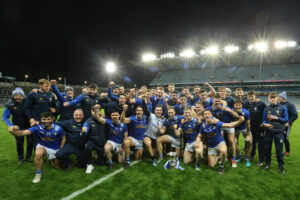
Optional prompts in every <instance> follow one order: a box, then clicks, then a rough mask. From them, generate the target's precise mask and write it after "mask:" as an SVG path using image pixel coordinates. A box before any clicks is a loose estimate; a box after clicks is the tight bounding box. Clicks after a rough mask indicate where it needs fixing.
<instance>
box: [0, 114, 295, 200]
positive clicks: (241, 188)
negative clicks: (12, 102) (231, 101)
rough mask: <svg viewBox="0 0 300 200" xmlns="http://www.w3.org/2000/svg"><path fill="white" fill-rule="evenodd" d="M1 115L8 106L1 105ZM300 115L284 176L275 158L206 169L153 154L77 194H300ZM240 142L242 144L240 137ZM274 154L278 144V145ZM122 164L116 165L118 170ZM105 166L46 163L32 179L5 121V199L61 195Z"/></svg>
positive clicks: (0, 193) (1, 160) (1, 192)
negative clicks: (175, 164)
mask: <svg viewBox="0 0 300 200" xmlns="http://www.w3.org/2000/svg"><path fill="white" fill-rule="evenodd" d="M0 111H1V112H0V114H1V116H2V112H3V109H1V110H0ZM299 133H300V120H298V121H296V122H295V123H294V125H293V129H292V133H291V136H290V142H291V154H290V155H289V156H287V157H285V169H286V173H285V174H284V175H280V174H279V173H278V169H277V161H276V158H275V157H272V164H271V169H270V170H269V171H263V170H261V169H260V168H259V167H257V166H255V164H256V162H257V160H258V159H257V158H256V159H255V160H253V161H252V166H251V167H250V168H246V167H245V163H244V162H242V163H241V164H239V165H238V167H237V168H235V169H233V168H231V165H230V163H226V164H225V173H224V175H222V176H220V175H218V174H217V170H218V168H215V169H210V168H208V166H207V165H206V164H204V163H203V162H202V163H201V170H200V171H195V168H194V164H190V165H184V164H182V163H181V165H182V167H184V168H185V170H184V171H179V170H164V169H163V163H161V164H159V167H157V168H154V167H152V165H151V164H152V163H151V160H150V159H146V160H145V161H142V162H139V163H137V164H136V165H134V166H132V167H130V168H129V169H128V170H125V171H122V172H121V173H119V174H117V175H115V176H113V177H112V178H110V179H108V180H106V181H104V182H103V183H101V184H99V185H97V186H96V187H94V188H92V189H90V190H88V191H86V192H85V193H83V194H81V195H79V196H77V197H75V199H108V200H113V199H117V200H123V199H133V200H139V199H141V200H144V199H151V200H152V199H166V200H172V199H174V200H179V199H188V200H192V199H214V200H217V199H218V200H219V199H239V200H240V199H262V200H268V199H270V200H271V199H272V200H277V199H288V200H294V199H295V200H296V199H300V156H299V155H300V135H299ZM241 144H243V142H242V140H241ZM273 154H274V145H273ZM120 167H121V165H114V170H115V169H118V168H120ZM109 173H111V172H108V171H107V170H106V168H105V167H103V166H97V165H96V167H95V169H94V171H93V173H92V174H89V175H86V174H85V169H79V168H76V167H73V168H72V169H71V170H70V171H63V170H55V169H53V168H51V167H50V166H49V164H48V163H46V162H45V163H44V166H43V177H42V180H41V182H40V183H38V184H33V183H32V179H33V178H34V175H35V170H34V165H33V164H32V163H23V164H20V165H19V164H18V160H17V153H16V144H15V140H14V137H13V136H12V135H11V134H9V133H8V132H7V127H6V126H5V125H4V123H0V199H1V200H4V199H30V200H33V199H39V200H41V199H61V198H63V197H65V196H67V195H69V194H71V193H73V192H75V191H77V190H79V189H82V188H84V187H86V186H87V185H89V184H91V183H92V182H94V181H95V180H97V179H99V178H101V177H104V176H105V175H107V174H109Z"/></svg>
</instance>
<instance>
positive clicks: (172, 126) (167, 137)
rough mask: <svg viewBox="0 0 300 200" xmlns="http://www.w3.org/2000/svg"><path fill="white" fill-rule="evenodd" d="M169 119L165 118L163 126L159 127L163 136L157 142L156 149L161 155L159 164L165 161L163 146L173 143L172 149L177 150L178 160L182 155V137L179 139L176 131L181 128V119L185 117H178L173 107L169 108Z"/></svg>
mask: <svg viewBox="0 0 300 200" xmlns="http://www.w3.org/2000/svg"><path fill="white" fill-rule="evenodd" d="M168 117H169V118H165V120H164V123H163V125H162V126H160V127H159V133H160V134H161V136H160V137H159V138H157V140H156V147H157V151H158V154H159V159H158V160H157V162H158V163H160V162H161V160H162V159H163V144H166V143H167V144H168V143H171V145H172V148H175V152H176V153H177V157H178V158H179V157H180V153H181V136H179V137H177V136H176V134H175V131H176V130H177V128H178V127H179V126H180V122H181V119H183V118H184V117H183V116H182V115H176V112H175V109H174V108H173V107H169V108H168ZM165 133H166V134H165Z"/></svg>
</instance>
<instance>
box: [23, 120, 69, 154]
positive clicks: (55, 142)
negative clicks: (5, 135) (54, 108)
mask: <svg viewBox="0 0 300 200" xmlns="http://www.w3.org/2000/svg"><path fill="white" fill-rule="evenodd" d="M28 130H29V131H30V132H31V133H32V134H36V136H37V138H38V143H39V144H40V145H42V146H44V147H47V148H49V149H54V150H58V149H59V147H60V140H61V138H62V137H63V136H65V132H64V130H63V129H62V128H61V127H60V126H59V125H57V124H53V128H52V129H50V130H47V129H45V128H44V125H42V124H41V125H37V126H34V127H31V128H29V129H28Z"/></svg>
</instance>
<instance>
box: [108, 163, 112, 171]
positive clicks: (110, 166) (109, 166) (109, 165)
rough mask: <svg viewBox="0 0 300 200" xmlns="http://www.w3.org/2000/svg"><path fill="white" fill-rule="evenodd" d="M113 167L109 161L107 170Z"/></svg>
mask: <svg viewBox="0 0 300 200" xmlns="http://www.w3.org/2000/svg"><path fill="white" fill-rule="evenodd" d="M112 168H113V165H112V164H109V163H107V170H108V171H109V170H112Z"/></svg>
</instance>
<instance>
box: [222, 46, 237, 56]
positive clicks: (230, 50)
mask: <svg viewBox="0 0 300 200" xmlns="http://www.w3.org/2000/svg"><path fill="white" fill-rule="evenodd" d="M238 50H239V47H237V46H234V45H228V46H226V47H225V48H224V51H225V53H228V54H231V53H234V52H237V51H238Z"/></svg>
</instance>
